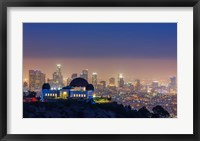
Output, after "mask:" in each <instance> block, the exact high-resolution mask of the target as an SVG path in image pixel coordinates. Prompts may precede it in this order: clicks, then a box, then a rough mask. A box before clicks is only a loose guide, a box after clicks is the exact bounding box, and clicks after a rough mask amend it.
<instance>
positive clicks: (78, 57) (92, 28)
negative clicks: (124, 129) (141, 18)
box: [22, 23, 178, 118]
mask: <svg viewBox="0 0 200 141" xmlns="http://www.w3.org/2000/svg"><path fill="white" fill-rule="evenodd" d="M22 80H23V82H22V83H23V88H22V89H23V118H177V117H178V116H177V23H23V79H22Z"/></svg>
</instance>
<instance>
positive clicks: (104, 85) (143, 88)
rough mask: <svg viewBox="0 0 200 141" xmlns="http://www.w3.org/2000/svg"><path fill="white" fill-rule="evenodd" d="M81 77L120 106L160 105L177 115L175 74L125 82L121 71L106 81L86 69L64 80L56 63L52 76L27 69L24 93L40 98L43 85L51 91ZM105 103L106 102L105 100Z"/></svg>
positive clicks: (174, 115) (149, 107)
mask: <svg viewBox="0 0 200 141" xmlns="http://www.w3.org/2000/svg"><path fill="white" fill-rule="evenodd" d="M78 77H80V78H83V79H85V80H87V81H88V82H90V83H91V84H93V86H94V94H93V97H111V98H112V101H116V102H117V103H120V104H123V105H130V106H131V108H133V109H140V108H141V107H143V106H146V107H147V108H148V109H152V108H153V107H154V106H156V105H161V106H162V107H164V108H165V109H167V111H168V112H169V113H170V114H171V116H172V117H176V114H177V82H176V76H171V77H169V80H166V81H163V82H159V81H157V80H140V79H135V81H134V82H127V81H125V80H126V79H125V78H124V77H123V74H122V73H119V74H116V77H110V78H109V81H108V82H107V81H105V80H101V81H99V80H98V73H97V72H91V75H90V73H89V70H88V69H84V70H82V72H81V73H80V74H78V73H73V74H71V77H68V78H67V79H64V78H63V75H62V66H61V64H57V66H56V70H55V72H53V73H52V78H47V79H46V77H45V73H43V72H42V71H40V70H29V79H25V80H24V83H23V92H24V95H29V94H30V92H32V91H34V92H36V93H37V95H36V97H41V91H42V86H43V84H44V83H49V84H50V87H51V89H52V90H60V89H62V88H63V87H65V86H68V85H70V83H71V81H72V80H74V79H76V78H78ZM104 102H108V101H104Z"/></svg>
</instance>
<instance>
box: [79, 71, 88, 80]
mask: <svg viewBox="0 0 200 141" xmlns="http://www.w3.org/2000/svg"><path fill="white" fill-rule="evenodd" d="M80 77H81V78H83V79H85V80H87V81H88V69H85V70H82V73H81V74H80Z"/></svg>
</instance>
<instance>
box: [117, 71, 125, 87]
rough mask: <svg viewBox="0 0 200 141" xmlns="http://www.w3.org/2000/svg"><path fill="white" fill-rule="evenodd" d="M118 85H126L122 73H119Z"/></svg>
mask: <svg viewBox="0 0 200 141" xmlns="http://www.w3.org/2000/svg"><path fill="white" fill-rule="evenodd" d="M118 86H119V87H124V77H123V74H121V73H119V74H118Z"/></svg>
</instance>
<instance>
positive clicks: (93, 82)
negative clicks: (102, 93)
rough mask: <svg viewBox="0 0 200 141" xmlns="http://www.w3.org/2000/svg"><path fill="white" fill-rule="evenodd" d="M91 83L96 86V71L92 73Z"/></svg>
mask: <svg viewBox="0 0 200 141" xmlns="http://www.w3.org/2000/svg"><path fill="white" fill-rule="evenodd" d="M92 84H93V86H94V88H95V89H96V88H97V73H96V72H93V73H92Z"/></svg>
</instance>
